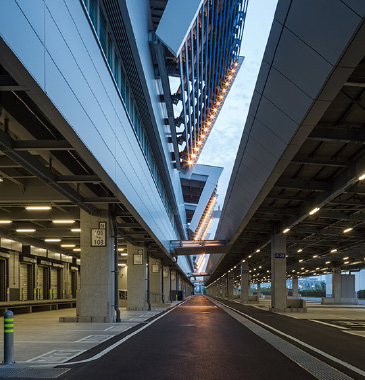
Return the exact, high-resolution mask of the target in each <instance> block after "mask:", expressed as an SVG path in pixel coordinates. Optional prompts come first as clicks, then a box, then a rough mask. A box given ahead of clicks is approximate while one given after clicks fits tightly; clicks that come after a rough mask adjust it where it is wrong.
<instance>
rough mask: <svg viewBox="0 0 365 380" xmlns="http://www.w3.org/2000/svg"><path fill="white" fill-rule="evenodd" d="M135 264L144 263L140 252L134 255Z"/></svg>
mask: <svg viewBox="0 0 365 380" xmlns="http://www.w3.org/2000/svg"><path fill="white" fill-rule="evenodd" d="M142 252H143V251H142ZM133 264H134V265H142V264H143V255H142V254H139V253H138V254H135V255H133Z"/></svg>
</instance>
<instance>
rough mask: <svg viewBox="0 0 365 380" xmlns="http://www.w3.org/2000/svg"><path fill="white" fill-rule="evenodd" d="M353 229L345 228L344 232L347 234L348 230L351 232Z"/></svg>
mask: <svg viewBox="0 0 365 380" xmlns="http://www.w3.org/2000/svg"><path fill="white" fill-rule="evenodd" d="M352 230H353V228H346V229H345V230H343V233H344V234H346V233H347V232H350V231H352Z"/></svg>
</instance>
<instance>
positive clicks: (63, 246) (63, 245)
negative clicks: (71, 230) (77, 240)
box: [61, 244, 76, 248]
mask: <svg viewBox="0 0 365 380" xmlns="http://www.w3.org/2000/svg"><path fill="white" fill-rule="evenodd" d="M61 247H62V248H73V247H76V244H61Z"/></svg>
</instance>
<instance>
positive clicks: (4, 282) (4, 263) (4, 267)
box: [0, 257, 8, 302]
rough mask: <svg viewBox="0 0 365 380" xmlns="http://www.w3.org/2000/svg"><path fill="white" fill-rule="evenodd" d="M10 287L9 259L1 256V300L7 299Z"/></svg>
mask: <svg viewBox="0 0 365 380" xmlns="http://www.w3.org/2000/svg"><path fill="white" fill-rule="evenodd" d="M7 288H8V260H7V259H6V258H4V257H0V302H4V301H7V297H6V295H7V294H6V291H7Z"/></svg>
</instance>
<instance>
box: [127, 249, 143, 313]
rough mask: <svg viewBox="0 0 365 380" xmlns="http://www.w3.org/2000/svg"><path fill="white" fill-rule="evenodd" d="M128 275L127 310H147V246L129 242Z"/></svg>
mask: <svg viewBox="0 0 365 380" xmlns="http://www.w3.org/2000/svg"><path fill="white" fill-rule="evenodd" d="M127 250H128V259H127V263H128V277H127V291H128V293H127V294H128V296H127V310H147V302H146V289H147V287H146V285H147V266H146V263H147V258H146V257H147V255H146V248H145V247H143V246H135V245H132V244H130V243H127Z"/></svg>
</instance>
